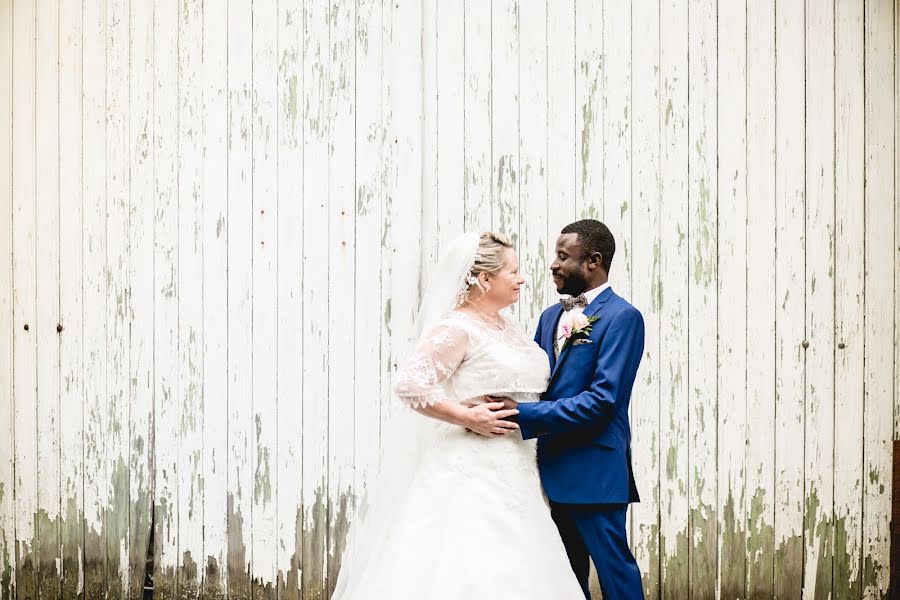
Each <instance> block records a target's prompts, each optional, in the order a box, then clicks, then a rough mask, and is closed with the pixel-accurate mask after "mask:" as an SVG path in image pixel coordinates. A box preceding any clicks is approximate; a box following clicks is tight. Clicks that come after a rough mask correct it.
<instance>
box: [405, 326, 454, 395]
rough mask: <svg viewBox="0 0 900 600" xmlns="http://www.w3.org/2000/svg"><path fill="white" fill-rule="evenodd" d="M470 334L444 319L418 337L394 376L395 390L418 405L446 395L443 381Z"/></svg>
mask: <svg viewBox="0 0 900 600" xmlns="http://www.w3.org/2000/svg"><path fill="white" fill-rule="evenodd" d="M468 346H469V336H468V334H467V333H466V331H465V330H464V329H463V328H462V327H460V326H459V324H458V323H452V322H448V321H447V320H446V319H445V320H444V321H442V322H440V323H438V325H436V326H435V327H434V328H433V329H432V330H431V331H429V332H428V333H427V334H426V335H425V336H424V337H423V338H422V340H421V341H420V343H419V346H418V347H417V348H416V351H415V352H414V353H413V355H412V356H411V357H409V359H408V360H407V361H406V363H405V364H404V365H403V368H401V369H400V370H399V371H398V372H397V375H396V378H395V379H394V386H393V389H394V393H395V394H396V395H397V397H398V398H400V400H402V401H403V402H404V403H406V404H408V405H410V406H412V407H419V406H425V405H430V404H437V403H438V402H443V401H444V400H446V399H447V394H446V392H445V391H444V387H443V382H445V381H446V380H447V379H448V378H449V377H450V376H451V375H452V374H453V372H454V371H456V368H457V367H458V366H459V364H460V363H461V362H462V361H463V359H464V358H465V356H466V351H467V349H468Z"/></svg>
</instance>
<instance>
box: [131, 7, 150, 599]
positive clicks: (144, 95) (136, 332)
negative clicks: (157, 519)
mask: <svg viewBox="0 0 900 600" xmlns="http://www.w3.org/2000/svg"><path fill="white" fill-rule="evenodd" d="M129 27H130V38H131V43H130V50H129V52H130V56H131V60H130V65H131V66H130V69H129V77H128V82H129V88H130V89H129V100H128V105H129V106H128V108H129V121H128V144H129V146H128V154H129V156H130V160H129V165H130V166H129V168H130V188H129V190H130V192H129V212H128V277H127V279H128V285H129V293H128V295H127V298H126V311H127V318H128V320H129V335H128V340H129V346H128V353H129V363H130V375H129V394H128V398H129V406H130V418H129V438H130V460H129V480H130V488H129V489H130V491H129V494H130V499H131V502H130V505H129V506H130V514H129V539H130V548H129V554H130V556H129V559H130V572H129V583H128V588H127V590H128V596H129V597H130V598H137V597H140V595H141V594H142V593H143V588H144V578H145V574H146V571H147V557H148V553H149V551H150V550H151V548H149V544H150V528H151V511H152V510H153V485H152V481H153V471H152V470H151V469H152V462H151V459H152V456H153V448H152V447H151V444H152V441H153V431H152V427H153V422H152V418H151V415H152V412H153V393H154V389H155V383H154V370H153V314H154V313H153V303H154V297H155V290H154V279H153V277H154V267H153V256H154V247H153V240H154V228H153V224H154V219H155V217H154V214H155V212H154V201H155V196H154V189H155V188H154V185H155V181H154V172H153V167H154V163H153V154H154V139H155V138H154V117H153V95H154V86H153V77H154V74H153V64H154V62H153V58H154V57H153V31H154V30H153V5H152V4H149V3H145V2H135V3H132V4H131V8H130V15H129Z"/></svg>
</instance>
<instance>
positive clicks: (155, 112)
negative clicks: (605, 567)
mask: <svg viewBox="0 0 900 600" xmlns="http://www.w3.org/2000/svg"><path fill="white" fill-rule="evenodd" d="M897 12H898V10H897V8H896V6H895V4H894V3H893V2H892V1H891V0H873V1H870V2H865V3H864V2H862V1H861V0H808V1H807V2H805V3H804V2H803V1H802V0H793V1H790V0H777V1H776V0H735V1H733V2H715V1H713V0H691V1H687V0H631V2H630V3H629V2H613V1H612V0H605V1H603V2H601V1H599V0H596V1H589V0H552V1H550V0H491V1H487V0H451V1H446V0H441V1H440V2H438V0H415V1H413V2H407V1H405V0H394V1H393V2H383V1H381V0H356V1H355V2H354V1H352V0H351V1H348V0H252V1H251V0H240V1H239V0H229V1H227V2H226V1H225V0H222V2H210V1H209V0H207V1H203V0H153V1H147V2H140V1H137V0H132V1H130V2H126V1H124V0H121V1H116V0H105V1H98V0H83V1H82V2H66V1H64V0H32V1H25V0H5V1H2V2H0V81H2V82H3V84H2V85H0V142H2V143H0V208H2V210H0V248H2V253H3V254H4V255H5V256H6V257H7V259H5V260H2V261H0V282H2V283H0V331H3V332H4V334H3V338H2V343H0V430H2V431H0V599H7V598H13V597H18V598H20V599H21V598H37V597H44V598H48V597H56V596H62V597H65V598H74V597H81V598H98V597H110V598H124V597H132V598H136V597H139V595H140V593H141V591H142V588H143V586H144V576H145V561H146V559H147V556H148V547H150V549H151V552H150V554H151V555H152V558H153V560H154V564H155V565H156V572H155V581H154V587H155V591H156V594H157V597H163V598H166V597H174V596H178V597H198V596H200V597H203V598H221V597H225V596H226V595H227V596H228V597H232V598H249V597H257V598H258V597H269V598H274V597H276V596H277V597H279V598H322V597H327V590H328V589H329V588H330V587H331V586H333V584H334V579H335V574H336V571H337V569H338V567H339V564H340V554H341V549H342V544H343V542H344V537H345V535H346V531H347V528H348V523H350V522H352V519H353V505H354V498H355V494H356V493H357V492H358V491H359V490H361V489H362V488H363V486H364V485H365V482H366V480H367V477H368V476H369V475H370V473H371V466H372V462H373V459H374V457H375V455H376V452H377V448H378V444H379V423H380V421H381V419H382V413H383V411H382V408H383V407H384V406H385V405H386V403H387V402H388V400H389V396H388V393H389V386H390V374H391V371H392V370H393V369H394V368H395V366H396V363H397V361H398V360H399V359H401V358H402V354H403V352H404V351H405V349H406V348H407V344H408V341H409V340H408V338H409V333H410V325H411V322H412V317H413V313H414V309H415V306H416V302H417V299H418V295H419V290H420V287H421V285H423V283H424V282H423V280H422V278H421V277H420V272H421V266H422V265H428V264H430V263H431V262H432V261H433V260H434V259H435V257H436V256H437V255H438V253H439V251H440V248H441V246H442V244H444V243H445V242H446V241H447V240H449V239H451V238H452V237H454V236H455V235H456V234H458V233H460V232H462V231H463V230H475V231H478V230H484V229H497V230H501V231H504V232H506V233H508V234H511V235H513V236H514V237H515V238H516V240H517V243H518V245H519V248H520V255H521V261H522V264H523V267H524V272H525V275H526V277H527V279H528V281H529V285H528V287H527V290H526V293H525V294H524V296H523V298H522V301H521V302H520V304H519V305H518V306H517V307H516V308H515V313H516V315H517V317H518V318H519V319H520V320H521V321H522V322H523V323H524V324H526V325H527V326H531V325H533V324H534V323H535V321H536V318H537V316H538V315H539V313H540V311H541V310H542V309H543V307H544V306H546V305H547V304H549V303H551V302H553V301H554V300H555V295H554V293H553V290H552V287H551V281H550V280H549V278H548V277H547V265H548V262H549V261H550V260H551V258H552V248H553V241H554V240H555V237H556V234H557V232H558V231H559V229H560V228H561V227H562V226H563V225H565V224H566V223H567V222H569V221H571V220H574V219H576V218H579V217H582V216H592V217H597V218H600V219H602V220H604V221H605V222H606V223H607V224H609V225H610V227H611V228H612V229H613V231H614V233H615V234H616V236H617V239H618V241H619V250H618V252H617V255H616V258H615V261H614V267H613V273H612V280H613V284H614V287H615V288H616V289H617V290H618V292H619V293H620V294H622V295H624V296H625V297H626V298H629V299H631V301H632V302H633V303H634V304H635V305H637V306H638V307H639V308H640V309H641V310H642V312H643V313H644V316H645V320H646V323H647V345H646V347H647V350H646V354H645V357H644V360H643V363H642V367H641V371H640V374H639V382H638V384H637V386H636V389H635V391H634V396H633V402H632V413H633V414H632V423H633V427H634V445H633V452H634V457H635V462H636V469H637V473H638V482H639V486H640V489H641V492H642V496H643V498H644V502H642V503H641V504H638V505H635V506H634V507H633V509H632V511H631V514H630V520H629V527H630V529H631V534H632V542H633V545H634V548H635V552H636V555H637V556H638V558H639V561H640V564H641V567H642V570H643V573H644V577H645V583H646V589H647V591H648V595H649V596H650V597H654V598H655V597H667V598H686V597H688V595H691V596H692V597H700V598H714V597H722V598H745V597H746V598H750V597H754V598H756V597H759V598H763V597H773V596H774V597H779V598H788V599H793V598H800V597H806V598H814V597H815V598H825V597H828V596H829V594H830V595H831V597H835V598H856V597H884V596H885V595H886V589H887V583H888V571H887V569H888V540H889V538H888V527H889V514H890V511H889V503H890V485H889V482H890V479H891V478H890V448H891V444H890V441H891V439H892V438H894V437H900V350H898V348H900V339H898V329H900V314H898V313H900V301H898V289H900V202H898V183H897V181H898V179H897V177H898V174H900V168H898V158H900V153H898V152H897V151H896V150H897V149H898V143H900V142H898V135H900V127H898V118H897V117H898V108H897V106H898V104H897V99H898V82H900V77H898V61H897V60H896V54H897V49H898V47H900V42H898V35H900V27H898V26H897V22H898V15H897ZM526 526H527V525H526ZM151 533H152V536H151ZM151 540H152V543H151Z"/></svg>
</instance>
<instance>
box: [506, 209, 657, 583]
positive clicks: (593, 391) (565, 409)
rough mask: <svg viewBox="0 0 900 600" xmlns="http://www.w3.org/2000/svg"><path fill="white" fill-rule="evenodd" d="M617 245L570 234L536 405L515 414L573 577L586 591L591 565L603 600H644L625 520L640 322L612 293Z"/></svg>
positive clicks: (549, 317)
mask: <svg viewBox="0 0 900 600" xmlns="http://www.w3.org/2000/svg"><path fill="white" fill-rule="evenodd" d="M615 249H616V246H615V240H614V239H613V236H612V233H610V231H609V229H608V228H607V227H606V225H604V224H603V223H601V222H599V221H595V220H592V219H585V220H583V221H577V222H575V223H572V224H571V225H567V226H566V227H565V228H564V229H563V230H562V234H561V235H560V236H559V238H558V239H557V241H556V259H555V260H554V261H553V264H552V265H550V270H551V272H552V274H553V280H554V282H555V283H556V290H557V291H558V292H559V293H560V294H564V295H569V296H570V297H569V298H566V299H564V300H562V301H560V303H559V304H555V305H553V306H551V307H550V308H548V309H547V310H545V311H544V313H543V314H542V315H541V319H540V321H539V322H538V327H537V334H536V335H535V341H536V342H537V343H538V344H539V345H540V346H541V347H542V348H543V349H544V350H545V351H546V352H547V355H548V356H549V357H550V371H551V375H550V383H549V387H548V389H547V392H546V393H545V394H544V396H543V398H542V401H541V402H531V403H522V404H518V405H516V404H515V402H513V401H512V400H509V399H506V400H505V402H506V405H507V406H506V408H518V410H519V414H518V418H517V419H516V420H517V421H518V423H519V428H520V429H521V432H522V437H523V438H525V439H530V438H533V437H537V438H538V467H539V469H540V473H541V483H542V484H543V487H544V491H545V493H546V494H547V497H548V498H549V499H550V508H551V512H552V514H553V520H554V521H556V525H557V527H558V528H559V532H560V535H561V536H562V540H563V543H564V544H565V547H566V551H567V553H568V555H569V561H570V562H571V564H572V569H573V570H574V571H575V575H576V576H577V577H578V581H579V582H580V583H581V587H582V589H583V590H584V595H585V598H587V599H588V600H590V597H591V596H590V592H589V591H588V572H589V568H590V567H589V563H588V559H589V557H590V559H592V560H593V561H594V566H595V567H596V568H597V574H598V575H599V577H600V588H601V590H602V591H603V598H604V599H605V600H620V599H627V600H632V599H635V598H643V597H644V595H643V589H642V587H641V573H640V570H639V569H638V566H637V563H636V562H635V560H634V556H633V555H632V554H631V550H630V549H629V548H628V540H627V538H626V534H625V513H626V509H627V508H628V503H630V502H638V501H639V499H638V493H637V488H636V487H635V483H634V475H633V473H632V470H631V426H630V424H629V421H628V404H629V402H630V400H631V388H632V386H633V385H634V378H635V374H636V373H637V369H638V365H639V364H640V362H641V355H642V354H643V352H644V320H643V318H642V317H641V313H640V312H638V310H637V309H636V308H634V307H633V306H632V305H631V304H629V303H628V302H626V301H625V300H623V299H622V298H620V297H619V296H617V295H616V294H615V292H613V290H612V288H610V286H609V283H608V282H607V278H608V275H609V270H610V266H611V264H612V260H613V255H614V254H615Z"/></svg>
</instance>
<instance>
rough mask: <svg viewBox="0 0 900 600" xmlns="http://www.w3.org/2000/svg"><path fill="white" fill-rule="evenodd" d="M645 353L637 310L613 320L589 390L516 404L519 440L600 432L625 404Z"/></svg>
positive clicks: (642, 326) (640, 321)
mask: <svg viewBox="0 0 900 600" xmlns="http://www.w3.org/2000/svg"><path fill="white" fill-rule="evenodd" d="M643 353H644V319H643V317H641V313H640V312H638V311H637V309H631V310H628V311H625V312H622V313H620V314H618V315H616V316H615V317H614V321H613V322H612V323H611V324H610V325H609V329H608V330H607V331H606V334H605V335H604V337H603V341H602V343H601V345H600V350H599V353H598V356H597V365H596V368H595V370H594V377H593V380H592V381H591V385H590V387H589V388H588V389H587V390H585V391H583V392H581V393H580V394H578V395H576V396H572V397H571V398H560V399H558V400H544V401H541V402H529V403H521V404H519V407H518V408H519V415H518V423H519V427H520V429H521V432H522V437H523V438H525V439H530V438H533V437H538V436H541V435H547V434H559V433H570V432H575V431H579V430H584V429H592V430H597V431H598V432H602V431H603V430H605V429H606V426H607V425H608V424H609V422H610V421H611V420H612V418H613V417H614V416H615V414H616V412H617V411H618V410H619V408H620V406H621V405H622V403H624V402H627V400H628V397H629V396H630V395H631V388H632V387H633V385H634V378H635V376H636V375H637V369H638V365H640V362H641V356H642V355H643Z"/></svg>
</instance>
